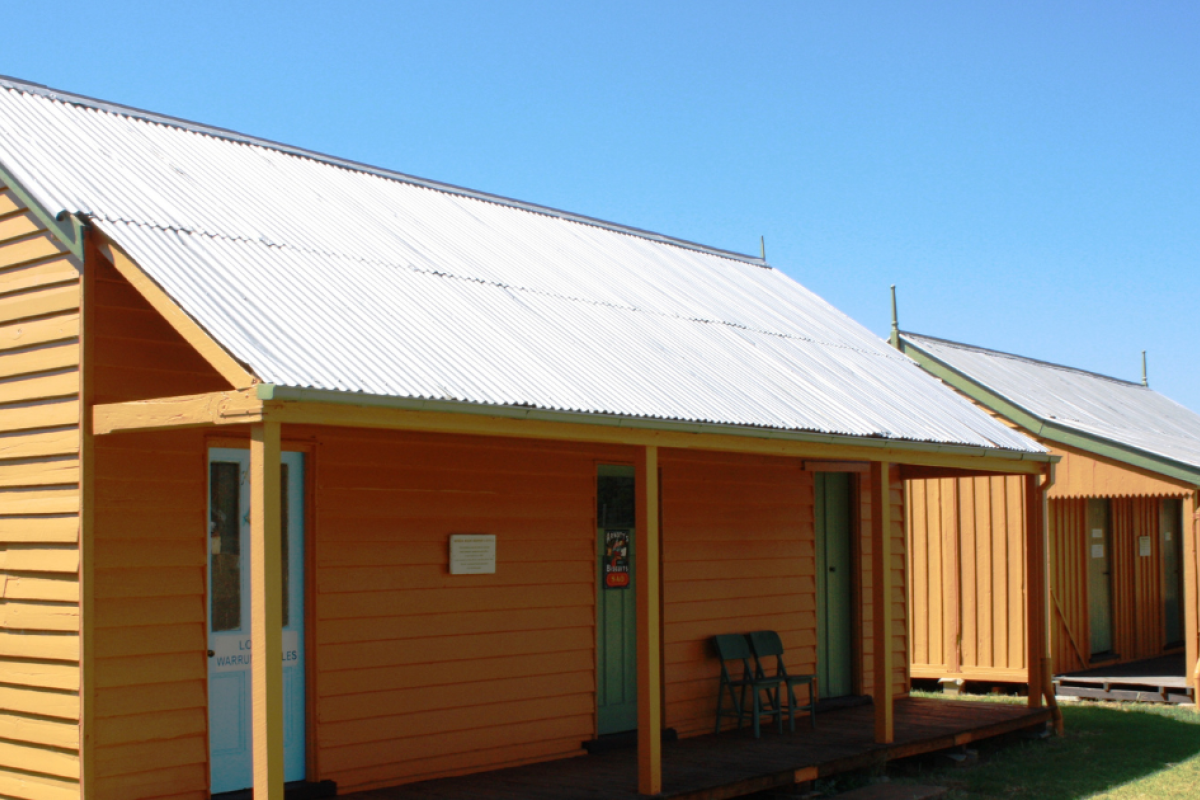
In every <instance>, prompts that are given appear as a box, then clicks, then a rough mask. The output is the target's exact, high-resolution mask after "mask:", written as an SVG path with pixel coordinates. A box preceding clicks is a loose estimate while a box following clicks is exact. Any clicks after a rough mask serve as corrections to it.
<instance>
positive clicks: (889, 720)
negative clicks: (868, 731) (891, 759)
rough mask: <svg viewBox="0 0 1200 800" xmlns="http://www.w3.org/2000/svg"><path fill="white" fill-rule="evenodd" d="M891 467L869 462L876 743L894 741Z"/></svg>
mask: <svg viewBox="0 0 1200 800" xmlns="http://www.w3.org/2000/svg"><path fill="white" fill-rule="evenodd" d="M891 488H892V487H891V465H890V464H888V463H886V462H879V461H873V462H871V589H872V592H871V601H872V602H871V614H872V623H873V624H872V638H873V640H874V642H873V646H874V650H875V655H874V668H875V669H874V675H875V691H874V695H875V697H874V701H875V741H876V742H878V743H879V744H890V743H891V742H892V741H893V740H894V739H895V738H896V731H895V717H894V714H895V709H894V708H893V701H894V695H895V689H894V688H893V686H892V677H893V676H892V614H891V609H892V519H891V510H892V509H891V502H890V501H891Z"/></svg>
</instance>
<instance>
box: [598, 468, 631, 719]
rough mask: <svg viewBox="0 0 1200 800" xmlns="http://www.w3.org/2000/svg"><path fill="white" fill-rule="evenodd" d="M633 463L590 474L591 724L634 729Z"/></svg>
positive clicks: (601, 469)
mask: <svg viewBox="0 0 1200 800" xmlns="http://www.w3.org/2000/svg"><path fill="white" fill-rule="evenodd" d="M633 470H634V468H633V467H624V466H608V465H601V466H599V467H598V468H597V476H596V522H597V532H596V549H597V559H596V564H597V569H596V632H597V635H596V639H597V641H596V676H597V677H596V727H597V732H598V733H599V735H601V736H603V735H604V734H609V733H621V732H622V731H631V730H636V729H637V597H636V594H635V592H636V589H635V587H634V569H635V568H636V559H635V557H634V552H635V542H636V537H635V533H636V531H635V530H634V523H635V521H636V515H635V513H634V471H633Z"/></svg>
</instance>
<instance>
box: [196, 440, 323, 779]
mask: <svg viewBox="0 0 1200 800" xmlns="http://www.w3.org/2000/svg"><path fill="white" fill-rule="evenodd" d="M208 470H209V471H208V519H209V525H208V531H209V540H208V543H209V546H208V553H209V555H208V598H209V599H208V656H209V658H208V736H209V752H210V760H211V764H212V789H211V791H212V793H213V794H217V793H219V792H231V791H236V790H238V789H247V788H249V787H250V786H251V784H252V783H253V782H254V781H253V767H254V764H253V759H252V753H253V747H252V744H251V734H250V707H251V704H250V491H249V480H250V477H249V476H250V452H249V451H248V450H232V449H223V448H212V449H210V450H209V452H208ZM281 492H282V497H281V500H282V503H281V511H282V516H283V534H284V535H283V565H284V569H283V654H282V657H283V729H284V743H283V748H284V780H287V781H297V780H303V779H304V777H305V773H304V695H305V692H304V455H303V454H302V453H284V454H283V464H282V483H281Z"/></svg>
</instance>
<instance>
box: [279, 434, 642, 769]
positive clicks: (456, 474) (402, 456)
mask: <svg viewBox="0 0 1200 800" xmlns="http://www.w3.org/2000/svg"><path fill="white" fill-rule="evenodd" d="M301 435H303V434H301ZM318 440H319V444H318V447H317V452H316V455H315V459H314V466H315V470H316V473H315V483H316V492H317V494H316V498H315V506H316V519H315V523H316V524H315V525H314V526H313V527H312V528H311V529H310V530H312V531H314V538H315V541H314V545H315V554H314V557H315V575H316V581H315V583H316V598H315V605H316V619H315V642H314V647H315V653H316V674H315V676H313V680H314V688H313V692H314V693H315V698H316V715H315V716H316V742H317V752H316V763H317V765H318V769H319V777H320V778H321V779H331V780H335V781H337V783H338V785H339V788H340V789H345V790H349V789H354V788H361V787H368V786H377V785H386V784H395V783H401V782H406V781H412V780H418V779H421V778H427V777H434V776H439V775H450V774H456V773H462V772H470V771H478V770H485V769H494V768H498V767H501V766H505V765H510V764H518V763H524V762H528V761H538V760H545V759H549V758H555V757H561V756H569V755H576V754H579V753H580V752H581V750H580V743H581V742H583V741H585V740H587V739H590V738H592V737H593V736H594V735H595V703H596V699H595V659H596V654H595V637H596V631H595V591H596V590H595V577H594V573H595V567H594V560H595V556H594V549H595V537H596V531H595V513H594V509H595V472H596V464H597V463H603V462H609V463H632V462H633V455H634V454H633V453H632V452H631V451H627V450H620V449H614V450H609V451H606V450H604V449H603V448H597V447H584V446H574V445H568V444H561V445H560V444H553V443H536V442H522V441H519V440H490V439H481V438H474V437H450V436H425V435H415V434H413V435H404V434H392V433H385V432H379V431H353V430H335V429H323V430H321V431H320V434H319V437H318ZM452 533H493V534H496V535H497V566H496V574H494V575H455V576H452V575H449V574H448V571H447V569H448V568H447V542H448V536H449V535H450V534H452Z"/></svg>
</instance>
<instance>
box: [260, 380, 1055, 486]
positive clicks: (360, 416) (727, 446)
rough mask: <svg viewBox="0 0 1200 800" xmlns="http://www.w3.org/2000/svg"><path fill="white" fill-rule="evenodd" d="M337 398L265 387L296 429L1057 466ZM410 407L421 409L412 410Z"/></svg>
mask: <svg viewBox="0 0 1200 800" xmlns="http://www.w3.org/2000/svg"><path fill="white" fill-rule="evenodd" d="M330 394H331V393H329V392H320V393H317V392H312V391H309V390H290V389H289V390H284V389H283V388H281V387H277V386H270V385H267V384H262V385H260V386H259V396H260V397H262V398H263V402H264V404H265V407H266V408H267V413H268V414H269V416H270V418H271V419H275V420H278V421H279V422H282V423H285V424H296V425H335V426H344V427H355V428H389V429H393V430H413V431H425V432H438V433H461V434H470V435H478V436H516V437H522V438H531V439H557V440H559V441H576V442H604V443H608V444H625V445H634V446H642V447H660V448H661V447H670V448H681V449H696V450H715V451H723V452H734V453H753V454H756V455H777V456H787V457H801V458H809V459H828V460H831V461H880V460H883V461H888V462H892V463H904V464H924V465H929V466H936V467H944V468H953V469H965V470H972V471H983V472H987V473H989V474H990V473H1005V474H1035V473H1037V474H1040V472H1041V470H1042V468H1043V466H1044V465H1045V464H1046V463H1047V462H1049V461H1052V460H1055V459H1056V458H1057V457H1056V456H1051V455H1049V454H1047V453H1019V454H1016V453H1011V452H1007V451H997V450H990V449H985V448H979V447H964V446H957V445H935V444H928V443H920V442H903V443H902V442H895V441H889V440H885V439H872V438H853V437H848V436H838V435H833V434H810V433H802V432H791V431H770V430H766V429H747V428H739V427H737V426H733V425H724V426H722V425H702V424H694V423H673V422H670V421H664V420H643V419H634V418H616V417H606V416H604V415H599V414H568V413H559V412H540V411H537V410H533V409H508V408H505V407H495V406H492V407H482V406H481V407H477V408H469V409H468V408H467V407H466V404H454V405H455V406H456V407H457V408H458V410H456V411H449V410H441V409H442V408H443V407H449V406H450V405H451V404H446V403H443V404H440V405H438V404H434V403H431V402H425V401H409V400H405V399H403V398H385V399H386V400H389V401H391V400H394V401H395V402H386V403H385V402H379V403H369V404H363V405H356V404H352V403H342V402H324V401H317V400H312V399H309V398H311V397H328V396H330ZM408 405H412V406H414V407H412V408H409V407H407V406H408ZM416 406H420V407H419V408H418V407H416ZM435 409H437V410H435ZM485 409H486V411H485ZM510 411H511V413H509V412H510Z"/></svg>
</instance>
